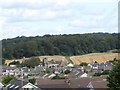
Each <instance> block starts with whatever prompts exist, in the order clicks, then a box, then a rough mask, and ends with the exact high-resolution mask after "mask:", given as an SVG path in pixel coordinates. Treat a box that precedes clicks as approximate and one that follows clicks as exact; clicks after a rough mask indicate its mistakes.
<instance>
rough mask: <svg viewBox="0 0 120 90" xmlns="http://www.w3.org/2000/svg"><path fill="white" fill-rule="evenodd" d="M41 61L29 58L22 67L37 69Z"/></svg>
mask: <svg viewBox="0 0 120 90" xmlns="http://www.w3.org/2000/svg"><path fill="white" fill-rule="evenodd" d="M40 63H41V62H40V59H39V58H34V57H32V58H29V59H28V60H25V61H24V62H22V66H27V67H35V66H38V65H39V64H40Z"/></svg>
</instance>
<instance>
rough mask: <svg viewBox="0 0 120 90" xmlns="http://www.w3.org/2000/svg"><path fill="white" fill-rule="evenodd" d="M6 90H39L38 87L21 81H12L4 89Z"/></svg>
mask: <svg viewBox="0 0 120 90" xmlns="http://www.w3.org/2000/svg"><path fill="white" fill-rule="evenodd" d="M5 88H6V89H7V90H41V89H40V88H39V87H37V86H35V85H33V84H31V83H29V82H26V81H22V80H17V79H16V80H13V81H11V82H10V83H9V84H7V85H6V87H5Z"/></svg>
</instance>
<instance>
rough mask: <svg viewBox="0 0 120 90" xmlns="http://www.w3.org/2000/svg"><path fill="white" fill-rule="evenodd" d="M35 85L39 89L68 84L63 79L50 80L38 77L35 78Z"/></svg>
mask: <svg viewBox="0 0 120 90" xmlns="http://www.w3.org/2000/svg"><path fill="white" fill-rule="evenodd" d="M37 86H38V87H39V88H41V89H43V90H44V89H45V90H46V89H50V90H51V89H52V90H53V89H54V90H56V89H57V88H69V85H68V84H67V83H66V82H65V80H64V79H63V80H51V79H47V78H45V79H38V80H37Z"/></svg>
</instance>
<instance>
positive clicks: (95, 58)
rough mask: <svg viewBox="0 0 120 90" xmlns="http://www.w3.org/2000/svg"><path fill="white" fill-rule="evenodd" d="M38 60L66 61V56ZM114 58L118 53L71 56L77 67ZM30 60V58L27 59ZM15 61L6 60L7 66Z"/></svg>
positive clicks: (20, 60) (41, 57)
mask: <svg viewBox="0 0 120 90" xmlns="http://www.w3.org/2000/svg"><path fill="white" fill-rule="evenodd" d="M36 58H40V60H42V59H43V58H47V59H48V61H50V60H63V61H66V60H67V58H66V56H60V55H55V56H36ZM114 58H118V53H91V54H85V55H79V56H71V57H70V59H71V61H72V62H73V64H75V65H79V64H80V63H81V62H86V63H92V62H95V61H97V62H106V61H109V60H113V59H114ZM26 59H28V58H26ZM23 60H24V59H16V60H15V61H19V62H20V63H21V62H22V61H23ZM13 61H14V60H5V64H7V65H9V63H11V62H13Z"/></svg>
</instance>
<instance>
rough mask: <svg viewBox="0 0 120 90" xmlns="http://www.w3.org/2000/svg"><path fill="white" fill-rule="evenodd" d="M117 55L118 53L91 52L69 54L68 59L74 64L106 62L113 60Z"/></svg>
mask: <svg viewBox="0 0 120 90" xmlns="http://www.w3.org/2000/svg"><path fill="white" fill-rule="evenodd" d="M114 58H120V57H118V53H91V54H86V55H79V56H71V57H70V59H71V60H72V62H73V63H74V64H76V65H79V64H80V63H81V62H86V63H92V62H95V61H97V62H106V61H109V60H113V59H114Z"/></svg>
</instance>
